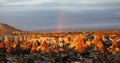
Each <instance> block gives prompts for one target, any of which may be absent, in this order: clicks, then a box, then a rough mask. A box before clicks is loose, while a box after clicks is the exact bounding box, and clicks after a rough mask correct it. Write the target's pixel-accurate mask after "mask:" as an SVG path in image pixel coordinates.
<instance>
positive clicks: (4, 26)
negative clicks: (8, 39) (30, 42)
mask: <svg viewBox="0 0 120 63" xmlns="http://www.w3.org/2000/svg"><path fill="white" fill-rule="evenodd" d="M13 31H21V30H19V29H16V28H15V27H12V26H10V25H8V24H3V23H0V32H13Z"/></svg>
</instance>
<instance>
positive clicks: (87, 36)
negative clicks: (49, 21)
mask: <svg viewBox="0 0 120 63" xmlns="http://www.w3.org/2000/svg"><path fill="white" fill-rule="evenodd" d="M0 63H120V30H106V31H102V30H101V31H98V30H96V31H82V32H80V31H79V32H32V31H22V30H18V29H16V28H14V27H12V26H10V25H8V24H3V23H0Z"/></svg>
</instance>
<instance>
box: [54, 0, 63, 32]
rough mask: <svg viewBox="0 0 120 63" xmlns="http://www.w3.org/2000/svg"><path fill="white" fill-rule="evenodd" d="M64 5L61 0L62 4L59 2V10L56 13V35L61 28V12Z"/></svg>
mask: <svg viewBox="0 0 120 63" xmlns="http://www.w3.org/2000/svg"><path fill="white" fill-rule="evenodd" d="M64 5H65V1H64V0H63V2H60V9H59V11H58V17H57V28H56V32H58V33H60V32H61V28H62V21H63V16H64V12H63V6H64Z"/></svg>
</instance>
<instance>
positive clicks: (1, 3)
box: [0, 0, 120, 31]
mask: <svg viewBox="0 0 120 63" xmlns="http://www.w3.org/2000/svg"><path fill="white" fill-rule="evenodd" d="M0 23H5V24H9V25H12V26H14V27H16V28H18V29H21V30H26V31H33V30H51V29H57V28H59V29H93V28H95V29H103V28H104V29H120V0H0Z"/></svg>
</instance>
